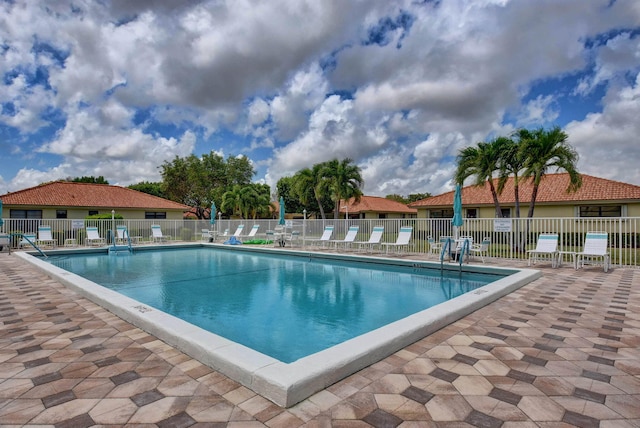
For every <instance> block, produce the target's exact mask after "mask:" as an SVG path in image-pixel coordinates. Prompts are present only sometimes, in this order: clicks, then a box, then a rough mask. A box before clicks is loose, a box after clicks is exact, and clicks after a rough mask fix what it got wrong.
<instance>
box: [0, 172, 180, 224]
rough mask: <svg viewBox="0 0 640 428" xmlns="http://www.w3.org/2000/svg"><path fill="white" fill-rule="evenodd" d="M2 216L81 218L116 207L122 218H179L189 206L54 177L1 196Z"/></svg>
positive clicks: (132, 192) (112, 187)
mask: <svg viewBox="0 0 640 428" xmlns="http://www.w3.org/2000/svg"><path fill="white" fill-rule="evenodd" d="M0 200H2V202H3V207H2V212H1V213H0V214H1V216H2V218H5V219H84V218H86V217H87V216H90V215H94V214H111V212H112V211H115V212H116V213H118V214H119V215H121V216H122V217H123V218H125V219H130V220H138V219H147V220H151V219H162V220H182V218H183V215H184V212H185V211H188V210H189V209H190V207H188V206H187V205H183V204H179V203H177V202H173V201H169V200H167V199H163V198H159V197H157V196H153V195H149V194H147V193H142V192H138V191H136V190H132V189H128V188H126V187H120V186H110V185H108V184H92V183H75V182H68V181H56V182H51V183H46V184H42V185H40V186H36V187H31V188H28V189H24V190H19V191H17V192H11V193H7V194H5V195H2V196H0Z"/></svg>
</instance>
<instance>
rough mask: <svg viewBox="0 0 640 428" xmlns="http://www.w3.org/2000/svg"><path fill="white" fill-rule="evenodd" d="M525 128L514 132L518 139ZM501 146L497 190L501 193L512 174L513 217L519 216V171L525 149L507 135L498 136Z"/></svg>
mask: <svg viewBox="0 0 640 428" xmlns="http://www.w3.org/2000/svg"><path fill="white" fill-rule="evenodd" d="M524 132H526V130H520V131H518V132H517V133H516V136H517V137H518V139H519V141H520V140H521V139H522V137H521V136H522V135H524V134H523V133H524ZM496 140H499V143H498V144H500V146H501V149H500V150H501V156H500V178H499V180H498V188H497V192H498V194H499V195H501V194H502V191H503V190H504V186H505V185H506V183H507V181H508V180H509V177H510V176H511V175H513V197H514V200H515V204H516V212H515V217H516V218H520V178H521V177H520V172H521V171H522V169H523V168H524V161H525V151H524V150H522V147H523V145H521V144H519V142H516V141H513V140H512V139H510V138H507V137H498V138H497V139H496Z"/></svg>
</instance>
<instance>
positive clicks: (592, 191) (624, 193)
mask: <svg viewBox="0 0 640 428" xmlns="http://www.w3.org/2000/svg"><path fill="white" fill-rule="evenodd" d="M494 183H495V184H496V185H497V179H494ZM568 186H569V174H567V173H561V174H548V175H545V176H544V178H543V179H542V182H541V183H540V187H539V188H538V197H537V198H536V204H538V203H562V202H574V203H575V202H589V201H593V202H595V201H631V200H635V201H637V200H640V186H636V185H633V184H627V183H621V182H619V181H613V180H607V179H604V178H598V177H593V176H591V175H585V174H582V187H581V188H580V189H579V190H578V191H577V192H575V193H567V191H566V190H567V187H568ZM519 188H520V189H519V193H520V202H521V203H528V202H529V201H531V192H532V190H533V185H532V184H531V182H530V181H527V182H525V183H522V182H521V183H520V186H519ZM453 193H454V192H453V191H451V192H447V193H443V194H440V195H436V196H432V197H430V198H426V199H422V200H419V201H416V202H413V203H411V204H409V206H410V207H413V208H420V207H434V206H451V205H453ZM498 200H499V201H500V202H501V203H505V204H513V203H515V197H514V193H513V177H510V178H509V181H508V182H507V183H506V185H505V188H504V191H503V192H502V195H500V196H499V197H498ZM462 203H463V204H464V205H485V204H486V205H493V198H492V197H491V191H490V190H489V185H488V184H486V183H485V185H484V186H479V187H476V186H466V187H463V189H462Z"/></svg>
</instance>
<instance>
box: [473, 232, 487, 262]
mask: <svg viewBox="0 0 640 428" xmlns="http://www.w3.org/2000/svg"><path fill="white" fill-rule="evenodd" d="M489 245H491V238H490V237H488V236H485V237H484V238H482V242H481V243H479V244H473V245H472V246H471V248H470V249H469V252H470V253H471V255H472V256H475V255H479V256H480V259H481V260H482V263H483V264H484V257H485V256H487V257H489Z"/></svg>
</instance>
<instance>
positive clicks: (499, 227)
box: [493, 218, 511, 232]
mask: <svg viewBox="0 0 640 428" xmlns="http://www.w3.org/2000/svg"><path fill="white" fill-rule="evenodd" d="M493 231H494V232H511V219H510V218H496V219H493Z"/></svg>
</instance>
